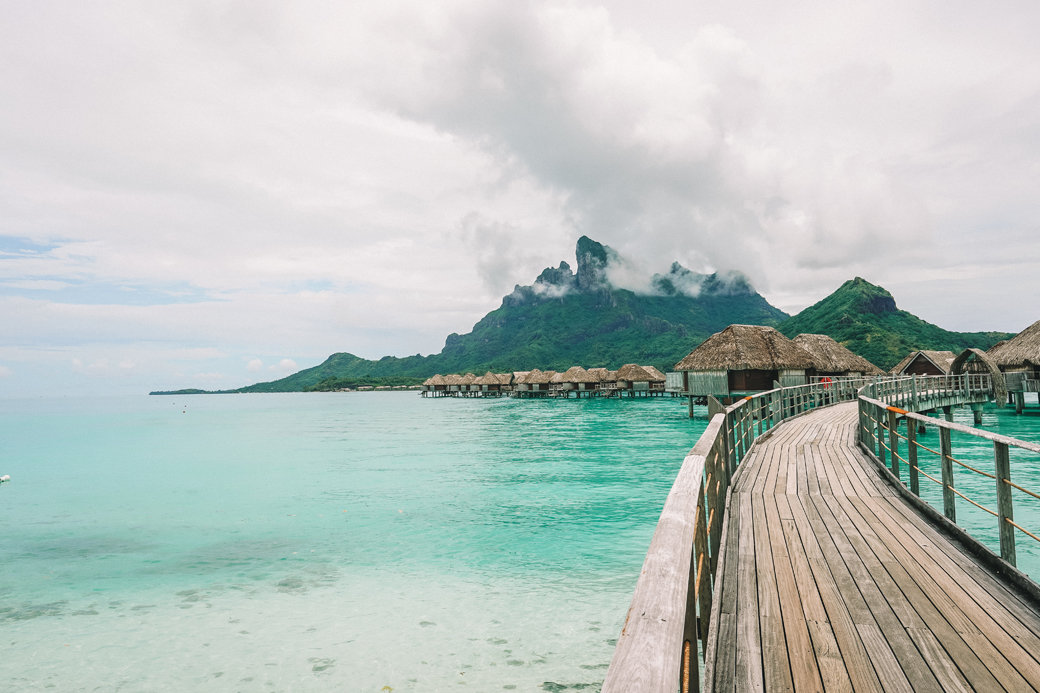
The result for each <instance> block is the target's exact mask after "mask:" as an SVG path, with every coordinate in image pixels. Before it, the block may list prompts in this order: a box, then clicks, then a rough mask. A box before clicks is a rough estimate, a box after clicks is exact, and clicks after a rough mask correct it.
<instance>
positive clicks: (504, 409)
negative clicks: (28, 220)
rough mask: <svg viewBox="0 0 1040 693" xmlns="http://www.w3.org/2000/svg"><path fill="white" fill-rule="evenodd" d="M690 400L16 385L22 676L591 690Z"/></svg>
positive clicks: (16, 678)
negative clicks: (37, 391)
mask: <svg viewBox="0 0 1040 693" xmlns="http://www.w3.org/2000/svg"><path fill="white" fill-rule="evenodd" d="M686 414H687V412H686V408H685V404H684V401H683V400H678V399H676V400H673V399H658V400H652V401H651V400H645V401H620V402H619V401H601V400H593V401H589V400H582V401H575V400H570V401H532V400H526V401H518V400H513V399H499V400H470V399H438V400H423V399H421V398H420V397H419V396H418V395H417V394H416V393H412V392H401V393H346V394H344V393H336V394H285V395H227V396H192V397H189V396H184V397H146V396H142V397H136V398H128V399H117V398H92V399H72V398H69V399H38V400H17V401H16V400H0V474H10V475H11V477H12V482H11V483H9V484H4V486H3V487H2V488H0V523H2V526H3V528H4V531H3V541H0V565H2V566H3V570H2V571H0V632H2V637H3V644H4V656H3V657H2V658H0V681H3V682H4V686H5V687H10V688H8V690H19V691H31V690H60V691H81V690H105V691H117V690H121V691H149V690H214V691H225V690H227V691H239V690H241V691H253V690H256V691H267V690H271V691H333V690H334V691H385V690H387V689H390V690H393V691H443V690H463V689H469V690H475V691H491V690H519V691H532V690H534V691H538V690H550V691H562V690H598V688H599V683H600V682H601V681H602V679H603V675H604V672H605V671H606V666H607V663H608V662H609V659H610V656H611V653H612V650H613V644H614V641H615V638H616V637H617V634H618V632H619V630H620V628H621V624H622V621H623V619H624V616H625V612H626V609H627V607H628V602H629V599H630V598H631V593H632V589H633V588H634V586H635V582H636V579H637V577H638V574H639V569H640V566H641V563H642V560H643V557H644V555H645V552H646V548H647V545H648V544H649V541H650V537H651V535H652V533H653V529H654V525H655V524H656V521H657V517H658V514H659V513H660V509H661V507H662V505H663V503H664V499H665V496H666V494H667V492H668V489H669V487H670V486H671V483H672V481H673V479H674V477H675V474H676V472H677V470H678V468H679V465H680V464H681V462H682V458H683V456H684V454H685V453H686V452H687V451H688V450H689V448H690V447H691V446H692V445H693V444H694V442H696V440H697V438H698V436H699V435H700V433H701V432H702V431H703V429H704V427H705V425H706V419H705V418H695V419H693V420H690V419H689V418H688V417H687V415H686Z"/></svg>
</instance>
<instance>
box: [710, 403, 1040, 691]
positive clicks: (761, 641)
mask: <svg viewBox="0 0 1040 693" xmlns="http://www.w3.org/2000/svg"><path fill="white" fill-rule="evenodd" d="M856 412H857V410H856V403H855V402H849V403H846V404H840V405H836V406H833V407H828V408H824V409H820V410H817V411H814V412H811V413H809V414H806V415H804V416H801V417H798V418H795V419H792V420H790V421H787V422H785V423H783V424H782V425H780V426H778V427H777V428H776V429H775V430H774V432H773V434H772V435H771V436H770V437H769V438H768V439H765V440H762V441H760V442H759V443H758V444H757V445H756V447H755V448H754V449H753V450H752V452H751V454H749V456H748V457H747V458H746V459H745V460H744V461H743V462H742V463H741V465H740V471H739V472H738V475H737V477H736V480H735V485H734V486H733V487H732V489H731V498H730V510H729V513H728V520H727V529H726V534H725V536H724V537H723V542H724V547H725V548H724V551H723V553H722V555H721V556H720V558H721V562H720V563H719V567H718V575H717V578H718V580H719V582H720V584H721V594H717V595H716V597H717V599H718V603H717V604H716V609H717V610H718V611H717V614H718V618H715V619H714V620H713V622H712V633H711V639H712V640H713V642H711V645H710V646H709V655H711V657H710V659H709V661H707V662H706V671H705V683H706V687H707V689H708V690H716V691H740V692H743V691H755V690H766V691H778V690H798V691H820V690H828V691H847V690H854V691H950V690H952V691H956V690H975V691H1002V690H1007V691H1032V690H1040V614H1038V612H1037V610H1036V608H1035V607H1034V606H1032V605H1031V604H1030V603H1029V602H1028V601H1027V600H1026V599H1025V598H1023V597H1021V596H1019V595H1018V594H1017V593H1016V592H1014V591H1013V590H1012V589H1010V588H1008V587H1006V586H1005V584H1004V583H1003V582H1001V581H1000V580H999V579H998V578H996V577H994V576H993V575H992V574H991V573H990V572H989V571H988V570H987V569H986V568H984V567H982V566H981V565H980V564H978V563H977V562H976V561H975V560H974V559H973V558H971V557H970V556H968V555H967V554H965V553H964V552H963V551H961V550H960V548H958V545H957V544H955V543H953V542H952V541H951V540H950V539H948V538H947V536H946V535H945V534H944V533H942V532H940V531H938V530H936V529H935V528H934V527H933V526H932V525H931V524H929V523H928V522H927V521H926V520H924V519H923V518H922V517H921V516H919V515H918V514H917V513H916V512H915V511H914V510H912V509H911V508H910V507H909V506H908V505H907V504H906V503H905V502H904V501H903V500H902V499H901V497H900V496H899V494H898V493H897V492H896V491H895V489H893V488H892V487H891V486H889V485H888V483H887V482H886V481H885V480H883V479H882V478H881V477H880V476H879V475H878V473H877V471H876V469H875V467H874V466H873V465H872V463H871V462H870V461H869V460H867V459H866V458H865V457H864V456H863V454H862V453H860V451H859V450H858V448H856V446H855V439H854V435H855V429H856V425H857V413H856Z"/></svg>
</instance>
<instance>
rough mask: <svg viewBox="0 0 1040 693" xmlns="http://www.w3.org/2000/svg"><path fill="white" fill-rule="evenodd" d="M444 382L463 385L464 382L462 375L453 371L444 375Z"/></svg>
mask: <svg viewBox="0 0 1040 693" xmlns="http://www.w3.org/2000/svg"><path fill="white" fill-rule="evenodd" d="M444 384H445V385H461V384H462V376H461V375H458V374H457V373H452V374H451V375H446V376H444Z"/></svg>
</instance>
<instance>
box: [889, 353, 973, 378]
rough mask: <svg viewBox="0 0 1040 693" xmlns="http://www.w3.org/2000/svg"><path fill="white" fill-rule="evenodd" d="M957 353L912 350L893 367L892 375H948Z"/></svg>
mask: <svg viewBox="0 0 1040 693" xmlns="http://www.w3.org/2000/svg"><path fill="white" fill-rule="evenodd" d="M956 359H957V354H955V353H953V352H952V351H929V350H927V349H922V350H920V351H912V352H910V353H909V354H907V355H906V358H904V359H903V360H902V361H900V362H899V363H897V364H896V366H895V368H893V369H892V370H891V371H889V372H890V373H891V374H892V375H949V374H950V370H951V369H952V368H953V362H954V361H955V360H956Z"/></svg>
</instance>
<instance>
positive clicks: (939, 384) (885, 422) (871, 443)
mask: <svg viewBox="0 0 1040 693" xmlns="http://www.w3.org/2000/svg"><path fill="white" fill-rule="evenodd" d="M992 392H993V390H992V386H991V382H990V376H989V375H988V374H961V375H950V376H926V377H917V376H914V377H911V378H906V377H903V378H893V379H887V380H878V381H876V382H874V383H870V384H869V385H867V386H865V387H864V388H863V389H862V390H861V391H860V395H859V412H860V413H859V417H860V422H861V425H860V437H859V440H860V446H861V447H862V448H863V449H864V450H865V451H866V452H868V454H872V455H874V456H875V457H876V458H877V459H878V460H879V461H880V463H881V464H882V465H883V466H886V467H888V468H890V470H891V471H892V474H893V475H894V476H895V477H896V479H898V480H899V481H900V483H903V482H902V479H901V478H900V470H899V462H902V463H905V464H906V465H907V467H908V468H909V470H910V490H911V492H912V493H913V494H915V495H917V496H918V497H920V489H919V487H918V483H917V478H918V474H923V475H924V476H926V477H927V478H928V479H930V480H931V481H933V482H935V483H937V484H938V485H940V486H941V487H942V493H943V514H944V515H945V516H946V517H947V518H948V519H949V520H950V521H952V522H954V523H956V522H957V509H956V499H957V498H962V499H964V500H965V501H967V502H968V503H970V504H972V505H973V506H975V507H977V508H979V509H981V510H983V511H985V512H986V513H988V514H990V515H993V516H994V517H996V518H997V531H998V535H999V538H1000V557H1001V558H1002V559H1003V560H1005V561H1007V562H1008V563H1010V564H1011V565H1012V566H1016V564H1017V555H1016V550H1015V529H1018V530H1019V531H1021V532H1023V533H1024V534H1026V535H1027V536H1030V537H1032V538H1033V539H1037V535H1036V534H1034V533H1033V532H1031V531H1029V530H1027V529H1025V528H1023V527H1022V526H1021V525H1020V524H1018V523H1016V522H1015V520H1014V502H1013V501H1014V499H1013V495H1012V490H1013V489H1014V490H1017V491H1020V492H1022V493H1025V494H1027V495H1029V496H1031V497H1033V498H1035V499H1038V500H1040V493H1038V492H1035V491H1032V490H1029V489H1026V488H1024V487H1022V486H1020V485H1019V484H1016V483H1014V482H1012V481H1011V463H1010V452H1009V451H1010V450H1011V449H1012V448H1014V449H1016V450H1019V451H1022V452H1024V453H1026V454H1033V455H1040V445H1037V444H1035V443H1030V442H1027V441H1022V440H1017V439H1015V438H1010V437H1008V436H1002V435H999V434H996V433H991V432H989V431H983V430H980V429H977V428H971V427H969V426H964V425H962V424H957V423H954V422H953V421H952V420H946V421H944V420H941V419H935V418H931V417H928V416H924V415H922V414H921V413H919V412H921V411H931V410H935V409H939V408H942V409H944V411H946V413H947V419H950V418H951V416H950V407H952V406H957V405H962V404H971V405H973V406H977V405H981V404H982V403H984V402H985V401H987V399H988V398H989V397H990V396H991V395H992ZM900 419H902V420H903V421H904V422H905V423H906V433H905V434H902V433H900V432H899V431H898V429H897V427H898V425H899V421H900ZM976 421H978V419H976ZM918 427H922V428H923V429H924V430H927V428H929V427H931V428H937V429H938V430H939V443H940V445H939V448H940V449H939V450H935V449H934V448H931V447H929V446H927V445H924V444H922V443H921V442H919V441H918V439H917V436H918V433H917V429H918ZM954 432H956V433H958V434H960V435H966V436H970V437H972V438H974V439H983V440H988V441H989V442H991V443H992V445H993V472H992V473H990V472H988V471H985V470H983V469H980V468H978V467H976V466H973V465H971V464H968V463H967V462H964V461H962V460H959V459H957V457H955V456H954V454H953V444H952V435H951V434H952V433H954ZM901 440H902V441H905V443H904V445H905V448H906V455H905V457H904V456H903V455H901V454H899V450H900V442H899V441H901ZM921 450H924V451H926V452H928V453H931V454H932V455H935V456H936V457H937V458H938V459H939V462H940V469H941V472H942V479H941V480H939V479H936V478H935V477H933V476H932V475H930V474H928V473H927V472H925V471H924V470H922V469H921V468H920V466H919V465H918V463H917V456H918V453H919V452H920V451H921ZM886 458H888V460H887V461H886ZM1037 462H1038V463H1040V459H1037ZM955 465H956V466H957V467H960V468H962V469H966V470H968V471H970V472H972V473H974V474H976V475H978V476H980V477H985V478H989V479H993V480H994V481H995V482H996V485H995V490H996V500H997V509H996V510H993V509H992V508H989V507H986V506H985V505H983V504H982V503H980V502H978V500H976V499H972V498H969V497H968V496H967V495H965V493H964V492H963V491H962V490H961V489H959V488H957V487H956V485H955V483H954V466H955ZM962 529H964V528H963V527H962ZM1038 541H1040V539H1038Z"/></svg>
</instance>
